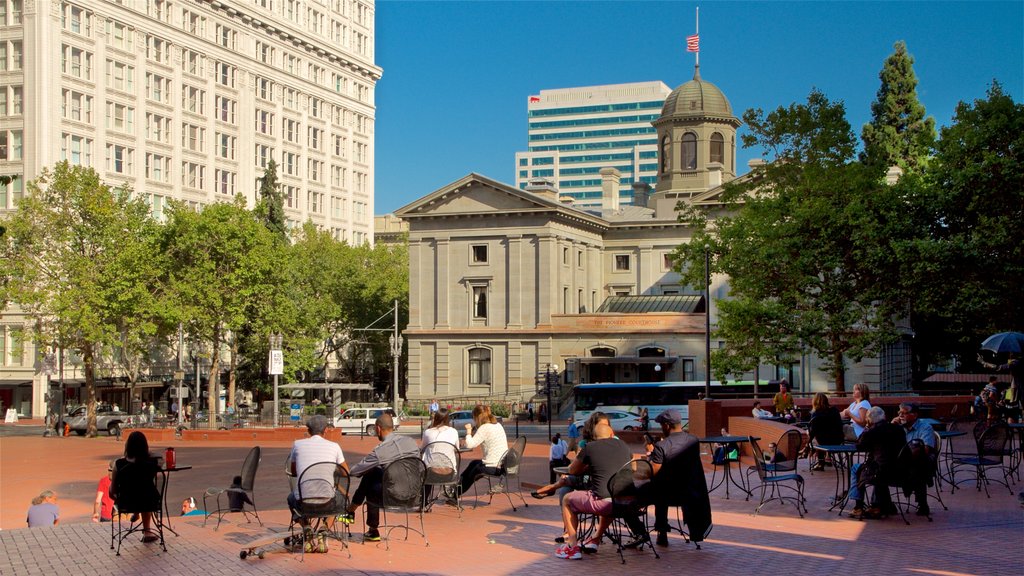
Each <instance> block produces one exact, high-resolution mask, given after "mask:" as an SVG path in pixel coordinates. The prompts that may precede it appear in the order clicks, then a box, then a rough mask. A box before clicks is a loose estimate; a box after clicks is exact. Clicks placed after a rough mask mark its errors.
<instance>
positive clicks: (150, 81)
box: [146, 74, 171, 104]
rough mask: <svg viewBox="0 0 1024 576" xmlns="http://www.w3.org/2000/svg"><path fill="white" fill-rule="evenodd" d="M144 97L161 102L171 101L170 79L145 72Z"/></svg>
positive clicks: (168, 102)
mask: <svg viewBox="0 0 1024 576" xmlns="http://www.w3.org/2000/svg"><path fill="white" fill-rule="evenodd" d="M146 97H147V98H149V99H150V100H153V101H156V102H161V103H163V104H170V103H171V80H170V79H169V78H164V77H163V76H160V75H158V74H146Z"/></svg>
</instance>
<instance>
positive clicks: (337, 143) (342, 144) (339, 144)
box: [334, 136, 348, 158]
mask: <svg viewBox="0 0 1024 576" xmlns="http://www.w3.org/2000/svg"><path fill="white" fill-rule="evenodd" d="M347 147H348V138H345V137H344V136H335V137H334V155H335V156H337V157H338V158H344V157H345V148H347Z"/></svg>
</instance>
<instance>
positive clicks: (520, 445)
mask: <svg viewBox="0 0 1024 576" xmlns="http://www.w3.org/2000/svg"><path fill="white" fill-rule="evenodd" d="M525 451H526V436H520V437H518V438H516V439H515V442H513V443H512V447H511V448H509V449H508V451H506V452H505V455H504V456H502V457H501V463H500V464H498V473H497V474H493V475H492V474H483V477H484V478H486V479H487V494H488V495H489V496H490V498H489V499H488V500H487V503H488V504H490V503H491V502H492V501H493V500H494V495H495V494H504V495H505V496H506V497H507V498H508V503H509V505H510V506H512V511H513V512H515V511H516V510H517V508H516V505H515V504H514V503H513V502H512V493H511V490H512V483H513V482H515V484H516V488H515V493H516V494H518V495H519V499H520V500H522V501H523V506H525V507H527V508H529V507H530V505H529V504H527V503H526V498H523V485H522V482H521V481H520V479H519V468H520V465H521V464H522V462H523V452H525ZM492 478H495V479H497V484H494V483H492V482H491V479H492ZM473 489H474V490H476V484H474V485H473ZM473 507H474V508H476V502H475V501H474V503H473Z"/></svg>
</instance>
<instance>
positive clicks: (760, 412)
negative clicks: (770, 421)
mask: <svg viewBox="0 0 1024 576" xmlns="http://www.w3.org/2000/svg"><path fill="white" fill-rule="evenodd" d="M750 413H751V415H752V416H753V417H754V418H774V417H775V415H774V414H772V413H771V412H769V411H767V410H765V409H764V408H761V401H760V400H754V408H753V409H752V410H751V411H750Z"/></svg>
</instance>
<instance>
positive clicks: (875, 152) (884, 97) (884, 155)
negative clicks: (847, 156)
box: [861, 40, 935, 173]
mask: <svg viewBox="0 0 1024 576" xmlns="http://www.w3.org/2000/svg"><path fill="white" fill-rule="evenodd" d="M893 50H894V52H893V53H892V54H891V55H890V56H889V57H888V58H886V59H885V64H884V65H883V66H882V71H881V72H880V73H879V74H878V77H879V79H881V81H882V85H881V86H880V87H879V88H878V95H877V98H876V100H875V101H874V102H872V103H871V122H869V123H867V124H865V125H864V129H863V131H862V132H861V136H862V138H863V139H864V152H863V153H862V154H861V158H862V159H863V161H864V162H865V163H867V164H870V165H872V166H875V167H876V168H879V169H881V170H883V171H884V170H886V169H888V168H889V167H890V166H899V167H900V168H902V169H903V171H904V173H911V172H914V173H920V172H921V170H922V169H923V168H924V167H925V165H926V164H927V161H928V158H929V156H930V155H931V151H932V146H933V145H934V143H935V119H934V118H932V117H931V116H928V117H925V110H924V105H922V104H921V102H920V101H919V100H918V99H917V76H916V75H915V74H914V58H913V57H912V56H911V55H910V54H908V53H907V45H906V43H905V42H903V41H902V40H900V41H899V42H897V43H896V44H895V45H894V46H893Z"/></svg>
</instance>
